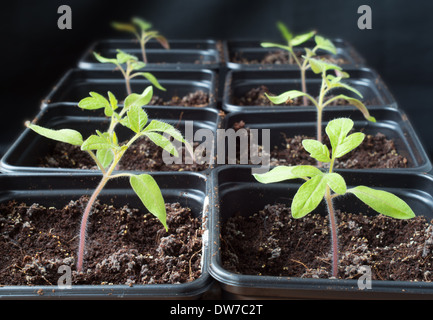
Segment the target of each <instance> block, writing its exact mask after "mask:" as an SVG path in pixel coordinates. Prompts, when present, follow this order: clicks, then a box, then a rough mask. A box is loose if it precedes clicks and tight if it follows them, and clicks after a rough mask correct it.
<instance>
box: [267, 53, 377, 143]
mask: <svg viewBox="0 0 433 320" xmlns="http://www.w3.org/2000/svg"><path fill="white" fill-rule="evenodd" d="M308 60H309V61H310V62H309V65H310V66H311V70H313V72H314V73H316V74H321V78H322V82H321V86H320V92H319V97H318V98H314V97H312V96H311V95H310V94H308V93H306V92H302V91H299V90H290V91H286V92H284V93H282V94H280V95H279V96H275V97H272V96H269V95H268V94H266V93H265V95H266V96H267V98H268V99H269V100H271V102H272V103H275V104H281V103H284V102H286V101H288V100H291V99H295V98H297V97H306V98H307V99H308V100H310V101H311V102H312V103H313V105H314V106H315V107H316V110H317V124H316V126H317V128H316V129H317V140H318V141H320V142H322V113H323V109H324V108H325V107H326V106H328V105H329V104H331V103H332V102H334V101H335V100H338V99H343V100H346V101H347V102H349V103H350V104H351V105H354V106H355V107H356V108H358V109H359V110H360V111H361V112H362V114H363V115H364V117H365V119H367V120H368V121H371V122H376V119H375V118H374V117H372V116H371V115H370V113H369V111H368V109H367V107H366V106H365V105H364V103H362V102H361V101H360V100H359V99H356V98H353V97H350V96H347V95H345V94H338V95H336V96H334V97H331V98H329V99H325V98H326V96H327V95H328V94H329V93H330V92H331V91H332V90H334V89H337V88H341V89H346V90H348V91H351V92H353V93H355V94H356V95H358V96H359V97H360V98H361V99H362V98H363V96H362V94H361V93H360V92H359V91H358V90H357V89H355V88H353V87H352V86H350V85H348V84H347V83H344V82H342V80H344V79H346V78H348V77H349V75H348V74H347V73H346V72H343V71H342V68H341V67H339V66H337V65H335V64H331V63H327V62H324V61H322V60H317V59H314V58H309V59H308ZM329 70H334V72H335V73H336V74H337V75H336V76H334V75H332V74H327V72H328V71H329Z"/></svg>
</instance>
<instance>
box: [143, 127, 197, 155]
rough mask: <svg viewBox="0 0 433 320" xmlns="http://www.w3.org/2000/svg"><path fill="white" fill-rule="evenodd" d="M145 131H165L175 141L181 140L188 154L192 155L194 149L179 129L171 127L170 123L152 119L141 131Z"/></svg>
mask: <svg viewBox="0 0 433 320" xmlns="http://www.w3.org/2000/svg"><path fill="white" fill-rule="evenodd" d="M145 132H162V133H166V134H168V135H170V136H172V137H173V138H174V139H176V140H177V141H180V142H182V143H183V144H184V145H185V148H186V150H187V152H188V153H189V155H191V156H194V151H193V148H192V146H191V144H190V143H189V142H188V141H186V140H185V139H184V138H183V136H182V133H181V132H180V131H179V130H177V129H176V128H175V127H173V126H172V125H170V124H168V123H165V122H162V121H159V120H152V121H151V122H150V123H149V125H148V126H147V127H146V128H144V130H143V131H142V133H143V134H144V133H145Z"/></svg>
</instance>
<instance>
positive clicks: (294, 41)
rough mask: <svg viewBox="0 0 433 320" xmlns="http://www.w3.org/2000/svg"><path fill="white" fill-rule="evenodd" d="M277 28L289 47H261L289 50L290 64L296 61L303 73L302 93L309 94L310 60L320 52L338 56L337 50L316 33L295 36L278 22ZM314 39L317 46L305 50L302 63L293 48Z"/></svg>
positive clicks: (267, 44)
mask: <svg viewBox="0 0 433 320" xmlns="http://www.w3.org/2000/svg"><path fill="white" fill-rule="evenodd" d="M277 27H278V29H279V30H280V32H281V34H282V36H283V37H284V39H285V40H286V41H287V46H286V45H281V44H278V43H270V42H264V43H262V44H261V45H262V47H264V48H273V47H276V48H280V49H283V50H287V51H288V52H289V62H290V63H293V61H295V63H296V64H297V65H298V67H299V70H300V71H301V86H302V92H304V93H307V81H306V72H307V70H308V69H309V68H310V67H311V66H310V58H312V57H315V56H317V51H318V50H324V51H327V52H330V53H332V54H337V49H336V47H335V46H334V44H333V43H332V41H331V40H329V39H326V38H324V37H322V36H319V35H316V31H310V32H307V33H304V34H301V35H298V36H294V35H293V33H292V32H290V30H289V29H288V28H287V27H286V26H285V25H284V24H283V23H282V22H278V23H277ZM313 37H314V41H315V43H316V44H315V46H314V47H313V48H312V49H309V48H304V50H305V54H306V55H305V56H303V58H304V61H302V62H301V61H300V59H299V58H298V56H297V55H296V53H295V51H294V49H293V47H295V46H299V45H301V44H303V43H304V42H306V41H308V40H310V39H311V38H313ZM303 100H304V105H307V99H306V97H304V98H303Z"/></svg>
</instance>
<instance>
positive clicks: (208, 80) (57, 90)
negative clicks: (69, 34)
mask: <svg viewBox="0 0 433 320" xmlns="http://www.w3.org/2000/svg"><path fill="white" fill-rule="evenodd" d="M145 71H147V72H150V73H152V74H153V75H154V76H155V77H156V78H157V79H158V82H159V83H160V84H161V85H162V86H163V87H164V88H166V91H162V90H159V89H157V88H156V87H154V88H153V95H154V96H158V97H161V98H164V100H169V99H171V98H172V97H173V96H178V97H183V96H185V95H188V94H190V93H194V92H196V91H203V92H204V93H206V94H208V96H209V103H208V104H207V105H204V106H202V107H216V100H215V99H216V95H215V90H216V89H215V74H214V73H213V72H212V71H209V70H198V71H153V70H147V69H146V70H145ZM149 85H151V83H150V82H149V81H148V80H146V79H144V78H140V77H136V78H133V79H132V80H131V89H132V92H135V93H138V92H140V93H141V92H143V90H144V89H145V88H146V87H148V86H149ZM92 91H94V92H98V93H100V94H102V95H106V94H107V92H108V91H111V92H112V93H113V94H114V95H115V96H116V97H117V98H118V100H119V101H122V100H123V98H124V97H126V96H127V91H126V86H125V80H124V79H123V77H122V75H121V73H120V71H116V70H113V68H112V67H111V69H110V70H106V71H101V70H99V71H89V70H80V69H72V70H70V71H68V72H67V73H66V74H65V75H64V76H63V77H62V78H61V79H60V81H59V82H58V83H57V85H56V86H55V87H54V89H53V90H52V91H51V92H50V93H49V94H48V95H47V97H46V98H45V99H44V101H43V106H46V105H47V104H50V103H57V102H74V103H78V102H79V101H80V100H81V99H83V98H85V97H88V96H89V92H92Z"/></svg>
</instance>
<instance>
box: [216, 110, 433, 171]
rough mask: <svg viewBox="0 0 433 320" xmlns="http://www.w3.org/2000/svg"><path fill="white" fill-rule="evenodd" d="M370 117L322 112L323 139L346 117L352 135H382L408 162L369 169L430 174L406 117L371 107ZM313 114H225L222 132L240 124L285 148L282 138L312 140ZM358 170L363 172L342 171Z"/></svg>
mask: <svg viewBox="0 0 433 320" xmlns="http://www.w3.org/2000/svg"><path fill="white" fill-rule="evenodd" d="M370 113H371V115H372V116H374V117H375V118H376V122H375V123H373V122H369V121H367V120H365V118H364V116H363V115H362V113H361V112H359V111H358V110H353V109H350V108H349V109H348V108H347V107H338V108H337V107H335V108H330V109H329V110H327V109H326V108H325V110H324V112H323V122H322V125H323V130H322V132H323V135H325V129H324V128H325V127H326V124H327V123H328V122H329V121H330V120H332V119H335V118H339V117H348V118H351V119H352V120H353V121H354V128H355V130H356V131H360V130H362V131H363V132H364V133H365V134H376V133H378V132H380V133H383V134H384V135H385V136H386V137H387V139H391V140H393V142H394V144H395V147H396V149H397V152H398V153H399V154H400V155H402V156H404V157H405V158H406V159H407V160H408V164H407V168H402V169H400V168H398V169H369V170H373V171H375V172H381V171H387V172H388V171H412V172H429V171H430V170H432V164H431V161H430V159H429V157H428V155H427V153H426V151H425V150H424V147H423V145H422V143H421V142H420V140H419V138H418V136H417V134H416V132H415V130H414V129H413V127H412V125H411V123H410V121H409V119H408V117H407V116H406V114H405V113H404V112H403V111H401V110H399V109H396V108H391V107H372V108H370ZM316 118H317V116H316V112H315V111H307V110H303V111H296V110H287V109H286V110H284V111H282V110H275V109H272V111H271V110H257V111H243V112H234V113H229V114H227V115H226V117H225V118H224V119H223V121H222V128H223V129H229V128H232V127H233V125H234V124H235V123H236V122H239V121H241V120H242V121H244V122H245V127H246V128H250V129H259V130H260V129H270V142H271V148H273V147H274V146H277V147H279V146H284V147H285V146H286V140H285V137H294V136H295V135H305V136H309V137H315V136H316ZM261 143H262V142H261V140H260V136H259V144H261ZM342 170H343V171H344V170H361V171H364V170H366V169H342Z"/></svg>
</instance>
